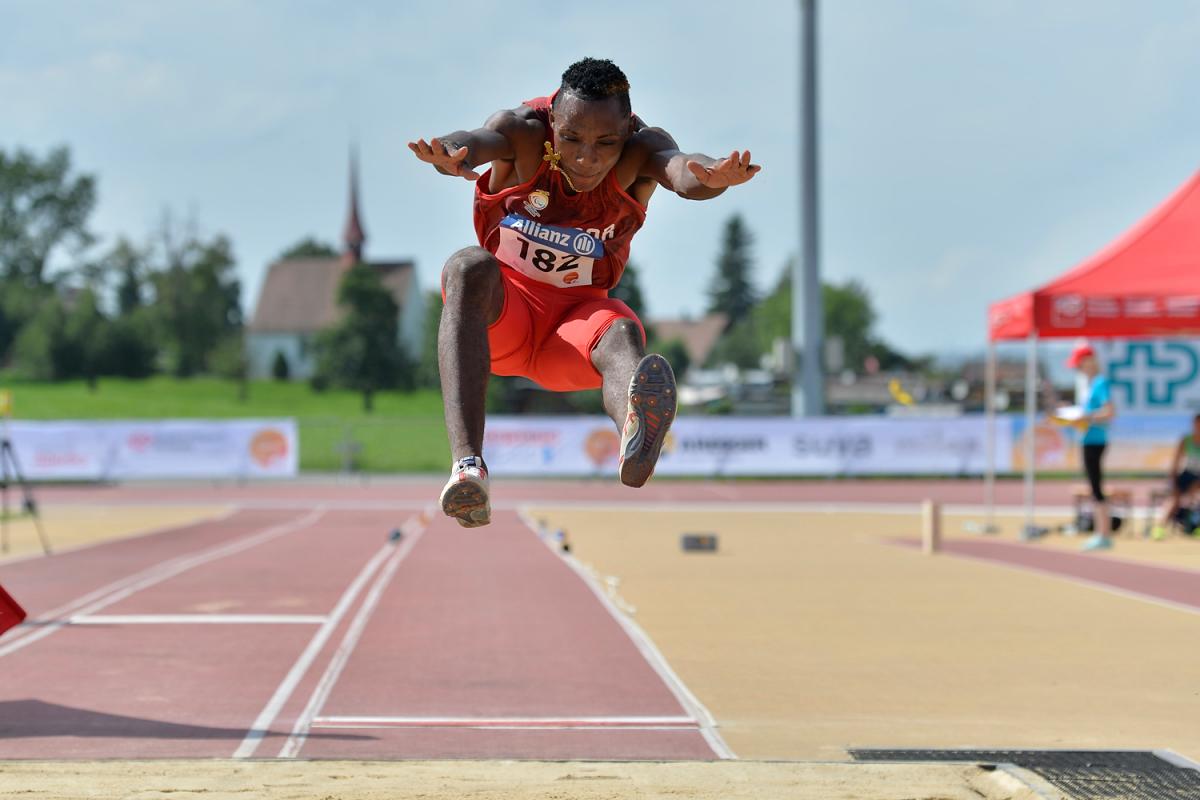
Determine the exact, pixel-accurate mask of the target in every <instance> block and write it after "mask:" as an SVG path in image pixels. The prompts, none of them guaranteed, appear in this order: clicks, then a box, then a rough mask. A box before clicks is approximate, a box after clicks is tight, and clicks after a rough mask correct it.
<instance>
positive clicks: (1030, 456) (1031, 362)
mask: <svg viewBox="0 0 1200 800" xmlns="http://www.w3.org/2000/svg"><path fill="white" fill-rule="evenodd" d="M1037 340H1038V337H1037V331H1031V332H1030V334H1029V338H1028V339H1027V340H1026V349H1025V529H1024V531H1023V534H1024V535H1025V536H1033V535H1035V534H1034V526H1033V504H1034V497H1033V493H1034V485H1033V472H1034V469H1035V467H1036V464H1035V463H1034V461H1035V460H1036V459H1037V447H1036V439H1037Z"/></svg>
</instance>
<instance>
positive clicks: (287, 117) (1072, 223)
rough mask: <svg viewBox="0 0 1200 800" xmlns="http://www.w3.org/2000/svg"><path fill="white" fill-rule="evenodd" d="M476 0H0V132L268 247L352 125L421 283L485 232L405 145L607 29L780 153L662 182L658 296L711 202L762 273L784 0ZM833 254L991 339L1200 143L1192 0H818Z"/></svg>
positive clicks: (319, 228)
mask: <svg viewBox="0 0 1200 800" xmlns="http://www.w3.org/2000/svg"><path fill="white" fill-rule="evenodd" d="M699 8H700V6H698V5H696V4H694V3H683V2H654V3H646V2H628V1H627V0H614V2H609V3H606V4H604V5H603V6H602V7H601V6H599V5H598V4H559V5H556V6H553V7H551V6H547V5H546V4H543V3H532V2H521V1H520V0H514V1H512V2H507V3H503V4H498V3H483V2H472V1H471V0H463V2H459V3H456V4H453V5H452V6H446V5H443V4H426V5H421V6H417V5H416V4H409V3H396V2H391V3H389V2H360V3H354V4H352V5H351V4H343V3H334V2H282V0H272V1H270V2H253V3H251V2H235V1H234V0H206V1H205V2H192V1H191V0H176V1H175V2H169V3H154V2H126V1H124V0H109V1H108V2H105V3H90V2H55V3H43V2H23V1H22V2H14V1H13V0H0V18H3V20H4V25H3V26H0V147H3V148H6V149H10V148H13V147H15V146H18V145H19V146H23V147H27V148H33V149H34V150H36V151H39V152H44V151H45V150H47V149H48V148H49V147H51V146H52V145H54V144H59V143H65V144H67V145H69V146H70V147H71V149H72V151H73V153H74V156H75V161H76V164H77V166H78V168H80V169H82V170H85V171H89V172H94V173H96V174H97V175H98V177H99V188H100V199H99V205H98V208H97V212H96V214H95V216H94V228H95V229H96V230H97V232H98V233H100V234H102V235H103V236H105V237H106V238H108V239H111V238H112V237H113V236H115V235H116V234H119V233H123V234H126V235H130V236H132V237H134V238H135V239H144V238H145V237H146V236H147V235H148V234H149V232H150V231H151V229H152V228H153V226H154V225H155V224H156V222H157V220H158V219H159V218H160V217H161V215H162V212H163V209H164V208H171V209H172V210H173V211H174V213H175V214H176V215H177V216H178V215H191V216H193V217H194V218H195V220H196V221H197V223H198V224H199V227H200V228H201V230H202V231H205V232H209V233H212V232H217V231H220V232H224V233H227V234H228V235H229V236H230V237H231V238H232V240H233V242H234V246H235V250H236V254H237V256H238V260H239V270H240V273H241V276H242V278H243V280H244V302H245V304H246V306H247V307H248V308H249V309H252V308H253V305H254V302H255V301H256V299H257V294H258V289H259V285H260V282H261V280H262V277H263V276H264V274H265V270H266V266H267V264H268V263H269V261H270V260H271V259H272V258H274V256H275V255H277V254H278V253H279V252H280V251H281V250H282V249H283V248H284V247H286V246H287V245H289V244H291V243H292V242H294V241H295V240H297V239H299V238H301V237H303V236H306V235H314V236H318V237H320V238H323V239H328V240H334V239H336V238H337V237H338V236H339V234H340V231H341V226H342V223H343V220H344V216H345V206H346V169H347V167H346V161H347V149H348V146H349V144H350V142H351V141H357V142H358V144H359V148H360V151H361V158H362V165H363V176H362V192H363V212H364V216H365V223H366V226H367V232H368V236H369V241H368V246H367V249H368V255H369V256H372V257H374V258H380V259H382V258H390V257H412V258H415V259H416V261H417V263H418V268H419V275H420V278H421V281H422V283H423V285H424V286H425V287H426V288H432V287H434V286H435V285H436V282H437V276H438V272H439V270H440V266H441V263H442V262H443V260H444V259H445V257H446V256H447V255H448V254H449V253H450V252H452V251H453V250H455V249H457V248H458V247H461V246H463V245H465V244H470V243H471V242H472V238H473V234H472V228H471V221H470V203H471V193H470V185H469V184H468V183H466V182H465V181H461V182H460V181H457V180H452V179H449V178H445V177H442V176H439V175H437V174H435V173H434V172H432V171H431V170H430V169H428V168H427V167H425V166H423V165H421V164H419V163H418V162H417V161H416V160H415V159H414V158H413V157H412V156H411V154H410V153H409V152H408V150H407V149H406V148H405V146H404V145H405V142H407V141H408V140H409V139H411V138H415V137H417V136H425V137H429V136H432V135H437V134H440V133H445V132H448V131H450V130H453V129H455V128H458V127H469V126H474V125H477V124H479V123H481V122H482V121H483V119H484V118H486V117H487V115H488V114H490V113H491V112H492V111H494V110H496V109H498V108H502V107H509V106H513V105H516V104H517V103H519V102H520V101H521V100H522V99H525V98H527V97H530V96H534V95H537V94H543V93H546V92H548V91H550V90H551V89H553V88H554V86H555V85H556V84H557V80H558V76H559V75H560V74H561V72H562V70H563V68H564V67H565V66H567V64H569V63H570V62H571V61H573V60H575V59H576V58H578V57H580V56H584V55H592V56H598V57H608V58H612V59H613V60H614V61H616V62H617V63H618V64H620V65H621V66H622V67H623V68H624V69H625V71H626V73H627V74H628V75H629V77H630V80H631V83H632V85H633V101H634V106H635V108H636V109H637V110H638V111H639V112H640V113H641V114H642V115H643V116H644V117H645V118H646V119H648V120H649V121H650V122H652V123H654V124H658V125H662V126H663V127H666V128H668V129H669V130H670V131H671V132H672V133H673V134H674V135H675V137H676V138H677V139H678V140H679V142H680V143H681V145H682V146H683V147H684V148H685V149H693V150H700V151H703V152H708V153H710V154H719V153H723V152H728V151H729V150H731V149H733V148H735V147H738V148H749V149H750V150H751V151H752V152H753V153H754V157H755V161H756V162H758V163H761V164H762V165H763V167H764V169H763V172H762V173H761V174H760V175H759V176H758V177H757V178H756V179H755V180H754V181H752V182H751V183H750V184H748V185H746V186H744V187H739V188H738V189H735V190H731V191H730V192H728V193H726V195H724V196H723V197H721V198H719V199H717V200H715V201H711V202H705V203H692V202H688V201H684V200H681V199H678V198H675V197H674V196H669V195H667V194H665V193H660V194H659V195H657V196H656V197H655V199H654V200H653V201H652V204H651V209H650V216H649V220H648V222H647V225H646V227H645V229H644V230H643V231H642V232H641V233H640V234H639V235H638V238H637V239H635V241H634V247H633V257H634V259H635V260H636V262H637V263H638V264H639V265H640V266H641V267H642V272H643V289H644V290H645V292H646V294H647V297H648V302H649V306H650V312H651V313H650V316H651V317H655V316H657V317H663V316H677V315H680V314H699V313H701V312H702V311H703V310H704V306H705V303H706V297H705V288H706V286H707V285H708V282H709V280H710V278H711V275H712V272H713V259H714V257H715V254H716V248H717V243H718V240H719V235H720V229H721V225H722V223H723V221H724V220H725V219H726V218H727V217H728V216H729V215H730V214H732V213H734V212H738V213H741V214H742V215H744V216H745V218H746V220H747V222H748V223H749V225H750V228H751V229H752V231H753V232H754V233H755V235H756V240H757V244H756V253H757V257H758V272H757V274H756V276H755V277H756V280H757V283H758V285H759V286H760V287H762V288H764V289H765V288H767V287H769V286H770V285H771V284H773V283H774V282H775V280H776V279H777V278H778V276H779V273H780V271H781V269H782V268H783V265H784V263H785V262H786V260H787V259H788V258H789V257H790V256H791V255H792V254H793V253H794V252H795V251H796V249H797V218H798V201H797V196H798V191H797V185H796V168H797V152H796V136H797V119H798V111H797V79H796V66H797V60H798V53H797V49H796V42H797V5H796V3H794V2H789V0H777V1H776V2H758V1H756V0H747V1H746V2H741V3H739V4H737V7H736V9H735V10H730V11H726V12H721V13H715V12H706V13H701V12H700V11H699V10H698V9H699ZM821 11H822V19H821V48H822V52H821V58H822V63H821V69H822V76H821V91H822V132H821V133H822V139H821V146H822V189H823V202H824V205H823V209H822V231H823V242H822V248H823V269H824V274H825V276H826V277H827V278H829V279H832V280H839V281H840V280H844V279H847V278H851V277H853V278H858V279H859V280H861V281H862V282H863V283H864V284H865V285H866V286H867V287H868V288H869V290H870V291H871V293H872V296H873V297H874V299H875V302H876V305H877V306H878V309H879V311H880V315H881V319H880V325H879V331H880V333H881V334H883V336H884V337H885V338H887V339H888V340H889V341H891V342H893V343H894V344H895V345H897V346H899V347H901V348H902V349H906V350H909V351H913V352H925V351H943V352H964V351H968V350H971V349H974V348H977V347H981V346H982V344H983V341H984V309H985V307H986V304H987V303H988V302H989V301H992V300H995V299H998V298H1000V297H1003V296H1006V295H1008V294H1011V293H1013V292H1016V291H1020V290H1022V289H1024V288H1027V287H1029V286H1032V285H1034V284H1036V283H1039V282H1042V281H1044V280H1047V279H1049V278H1051V277H1052V276H1054V275H1055V274H1057V273H1058V272H1060V271H1062V270H1064V269H1066V268H1068V267H1069V266H1071V265H1072V264H1073V263H1075V262H1077V261H1078V260H1080V259H1082V258H1084V257H1086V256H1087V255H1089V254H1090V253H1091V252H1093V251H1094V250H1096V249H1098V248H1099V247H1101V246H1103V245H1104V244H1105V243H1106V242H1107V241H1109V240H1110V239H1112V238H1113V237H1115V236H1116V235H1118V234H1119V233H1120V232H1121V231H1122V230H1124V229H1125V228H1126V227H1127V226H1129V225H1130V224H1132V223H1133V222H1134V221H1136V220H1137V219H1138V218H1139V217H1140V216H1141V215H1142V214H1144V213H1145V212H1147V211H1149V210H1150V209H1151V208H1152V207H1153V206H1154V205H1156V204H1157V203H1158V202H1159V201H1160V200H1161V199H1163V198H1164V197H1165V196H1166V195H1167V194H1169V193H1170V192H1171V191H1172V190H1173V189H1174V188H1175V187H1176V186H1178V185H1179V184H1180V183H1182V182H1183V181H1184V180H1185V179H1186V178H1187V177H1188V176H1189V175H1190V174H1191V173H1192V172H1194V171H1195V170H1196V169H1197V168H1200V138H1198V137H1197V136H1196V132H1197V131H1198V130H1200V102H1197V98H1200V47H1196V42H1198V41H1200V3H1195V2H1191V0H1156V1H1155V2H1154V3H1142V2H1135V1H1134V0H1128V1H1122V2H1117V1H1116V0H1057V2H1054V3H1045V2H1039V1H1036V0H987V2H982V1H981V2H963V1H962V0H919V1H918V0H910V1H909V2H898V1H896V2H893V1H892V0H837V2H829V1H828V0H827V2H825V3H823V4H822V6H821Z"/></svg>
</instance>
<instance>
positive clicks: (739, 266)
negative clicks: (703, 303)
mask: <svg viewBox="0 0 1200 800" xmlns="http://www.w3.org/2000/svg"><path fill="white" fill-rule="evenodd" d="M752 246H753V238H752V237H751V235H750V231H749V230H748V229H747V228H746V224H745V223H744V222H743V221H742V217H741V215H740V214H734V215H733V216H732V217H730V218H729V221H728V222H726V223H725V230H724V232H723V233H722V235H721V253H720V255H719V256H718V257H717V274H716V275H715V276H714V277H713V281H712V284H711V286H710V287H709V290H708V296H709V306H708V310H709V311H710V312H711V311H723V312H725V314H726V315H727V316H728V317H729V322H728V324H727V325H726V327H725V329H726V330H730V329H732V328H733V327H734V326H735V325H736V324H737V323H739V322H741V321H742V320H743V319H745V318H746V317H747V316H749V314H750V312H751V311H752V310H753V309H754V306H755V304H756V303H757V302H758V298H757V296H756V293H755V291H754V285H753V283H752V282H751V273H752V272H753V269H754V257H753V254H752V252H751V247H752Z"/></svg>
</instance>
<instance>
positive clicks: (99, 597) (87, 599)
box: [0, 506, 326, 657]
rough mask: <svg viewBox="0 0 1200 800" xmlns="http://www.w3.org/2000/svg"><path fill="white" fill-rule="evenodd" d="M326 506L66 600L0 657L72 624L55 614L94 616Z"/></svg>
mask: <svg viewBox="0 0 1200 800" xmlns="http://www.w3.org/2000/svg"><path fill="white" fill-rule="evenodd" d="M325 511H326V509H325V507H324V506H317V507H316V508H314V509H313V510H312V511H310V512H309V513H307V514H305V515H303V516H301V517H297V518H295V519H292V520H289V521H287V522H283V523H279V524H276V525H272V526H271V527H269V528H266V529H264V530H262V531H260V532H258V533H256V534H252V535H250V536H247V537H244V538H239V539H236V540H234V541H232V542H225V543H224V544H220V545H217V546H216V547H212V548H209V549H207V550H201V551H199V552H198V553H191V554H188V555H183V556H176V557H174V558H171V559H168V560H167V561H163V562H160V563H158V564H155V565H153V566H151V567H148V568H146V569H143V570H142V571H141V572H136V573H134V574H133V575H130V576H128V577H125V578H121V579H120V580H117V581H113V582H112V583H110V584H108V585H107V586H104V587H101V588H100V589H97V590H95V591H93V592H89V593H88V594H86V595H84V596H83V597H80V598H76V599H75V600H72V601H71V602H69V603H66V604H64V605H62V606H59V607H58V608H56V609H54V610H53V611H51V612H49V613H48V614H47V616H49V617H51V618H52V619H51V620H50V621H49V622H45V623H41V625H40V627H33V626H31V625H30V623H29V622H28V621H26V622H25V623H23V625H22V628H23V629H27V630H30V633H28V634H26V635H25V636H23V637H22V638H19V639H15V640H13V641H9V642H8V643H6V644H4V645H2V646H0V657H4V656H7V655H11V654H12V653H15V652H17V651H18V650H21V649H23V648H25V647H28V646H29V645H31V644H33V643H34V642H38V641H41V640H42V639H45V638H46V637H47V636H50V635H52V634H54V633H56V632H57V631H60V630H62V629H63V628H65V627H68V625H69V620H68V619H66V618H59V619H54V618H55V617H63V615H65V614H68V613H71V612H74V614H73V616H84V617H86V616H91V615H93V614H94V613H95V612H97V611H100V610H101V609H104V608H108V607H109V606H111V605H113V604H114V603H118V602H120V601H121V600H124V599H125V598H127V597H129V596H130V595H132V594H135V593H137V592H140V591H141V590H142V589H148V588H150V587H151V586H154V585H156V584H159V583H162V582H163V581H166V580H168V579H170V578H174V577H176V576H177V575H181V574H182V573H184V572H187V571H188V570H190V569H193V568H195V567H199V566H201V565H203V564H208V563H210V562H212V561H216V560H218V559H221V558H225V557H226V556H231V555H235V554H237V553H240V552H242V551H244V550H249V549H250V548H251V547H255V546H256V545H259V544H262V543H263V542H269V541H271V540H272V539H277V538H279V537H281V536H285V535H287V534H289V533H294V532H295V531H298V530H301V529H302V528H306V527H308V526H309V525H312V524H313V523H314V522H316V521H317V520H318V519H320V518H321V517H322V516H323V515H324V514H325Z"/></svg>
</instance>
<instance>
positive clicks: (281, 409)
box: [0, 377, 450, 472]
mask: <svg viewBox="0 0 1200 800" xmlns="http://www.w3.org/2000/svg"><path fill="white" fill-rule="evenodd" d="M0 388H3V389H9V390H11V391H12V395H13V417H14V419H39V420H44V419H164V418H172V419H223V418H224V419H227V418H230V417H294V418H296V420H297V423H298V424H299V426H300V469H302V470H306V471H335V470H341V469H342V467H343V455H342V453H343V452H344V451H345V450H346V447H345V444H346V443H347V442H351V443H353V444H354V445H356V449H357V455H356V462H357V467H358V469H361V470H364V471H368V472H443V471H445V470H446V468H447V465H448V464H449V462H450V451H449V448H448V446H447V444H446V427H445V423H444V422H443V420H442V398H441V395H440V394H439V393H437V392H435V391H432V390H428V389H423V390H419V391H416V392H412V393H409V394H402V393H399V392H385V393H381V394H377V395H376V396H375V410H374V411H373V412H372V413H370V414H366V413H364V412H363V410H362V396H361V395H359V394H358V393H356V392H350V391H345V390H341V389H330V390H327V391H324V392H314V391H313V390H312V389H311V388H310V387H309V386H308V384H306V383H284V382H275V381H255V382H251V383H250V384H249V392H248V396H247V398H246V400H245V401H241V400H239V398H238V385H237V383H235V382H234V381H228V380H221V379H218V378H193V379H189V380H178V379H174V378H165V377H156V378H149V379H147V380H141V381H135V380H122V379H118V378H105V379H101V381H100V382H99V385H98V387H97V389H96V391H94V392H93V391H90V390H89V389H88V387H87V384H86V383H84V382H83V381H69V382H64V383H33V382H22V381H17V380H11V379H3V380H0Z"/></svg>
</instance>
